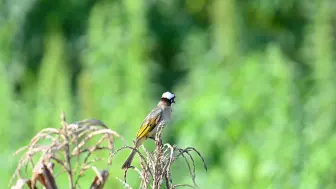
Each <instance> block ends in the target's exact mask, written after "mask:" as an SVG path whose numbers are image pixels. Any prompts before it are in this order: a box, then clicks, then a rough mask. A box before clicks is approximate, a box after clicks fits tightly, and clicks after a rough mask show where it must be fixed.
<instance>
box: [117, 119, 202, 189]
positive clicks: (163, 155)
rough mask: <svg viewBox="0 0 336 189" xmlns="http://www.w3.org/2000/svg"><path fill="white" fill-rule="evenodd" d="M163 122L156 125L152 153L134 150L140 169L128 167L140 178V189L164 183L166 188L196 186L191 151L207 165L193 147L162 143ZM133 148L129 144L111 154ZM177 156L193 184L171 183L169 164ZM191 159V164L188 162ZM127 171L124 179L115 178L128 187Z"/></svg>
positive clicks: (155, 187) (159, 186)
mask: <svg viewBox="0 0 336 189" xmlns="http://www.w3.org/2000/svg"><path fill="white" fill-rule="evenodd" d="M163 125H164V123H163V124H161V125H158V127H159V128H158V131H157V133H156V136H155V144H156V148H155V150H154V152H153V153H149V152H148V151H147V150H146V149H145V148H144V151H145V155H143V154H142V153H141V152H140V151H138V150H136V152H137V154H138V155H139V157H140V165H141V171H140V170H138V169H137V168H135V167H130V168H129V169H133V170H136V171H137V172H138V174H139V175H140V178H141V185H140V188H141V189H145V188H146V189H147V188H153V189H159V188H161V185H162V184H163V183H165V185H166V188H168V189H173V188H177V187H182V186H184V187H190V188H198V186H197V184H196V168H195V160H194V159H195V158H194V157H193V155H192V154H191V152H193V151H194V152H196V154H197V155H198V156H199V157H200V158H201V160H202V162H203V166H204V168H205V170H207V165H206V163H205V160H204V158H203V156H202V155H201V153H200V152H199V151H198V150H196V149H195V148H193V147H187V148H185V149H182V148H179V147H177V146H172V145H170V144H162V140H161V133H162V129H163ZM127 148H128V149H133V148H132V147H130V146H125V147H122V148H119V149H118V150H116V152H115V153H114V154H112V156H114V155H115V154H116V153H118V152H119V151H121V150H124V149H127ZM179 157H182V158H184V160H185V162H186V164H187V166H188V170H189V173H190V176H191V180H192V182H193V185H190V184H173V181H172V177H171V175H172V173H171V166H172V164H173V163H174V162H175V161H176V159H178V158H179ZM190 161H191V164H190V163H189V162H190ZM127 172H128V169H126V170H125V172H124V181H122V180H121V179H119V178H117V179H118V180H119V181H120V182H122V183H123V185H124V186H125V188H130V186H129V184H128V183H127Z"/></svg>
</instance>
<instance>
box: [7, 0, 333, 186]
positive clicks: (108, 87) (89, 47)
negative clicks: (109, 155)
mask: <svg viewBox="0 0 336 189" xmlns="http://www.w3.org/2000/svg"><path fill="white" fill-rule="evenodd" d="M335 11H336V2H335V1H334V0H321V1H304V0H277V1H271V0H211V1H210V0H55V1H53V0H0V120H1V126H0V127H1V129H0V135H1V139H0V146H1V154H0V168H1V171H0V183H1V188H7V187H8V186H7V185H8V181H9V179H10V177H11V174H12V173H13V171H14V169H15V167H16V164H17V162H18V160H19V157H13V156H12V154H13V152H14V151H15V150H16V149H17V148H19V147H20V146H23V145H26V144H27V143H28V142H29V140H30V138H31V137H32V136H33V135H35V134H36V132H37V131H38V130H40V129H41V128H45V127H60V124H59V123H60V119H59V115H60V112H61V110H64V111H65V112H66V114H67V117H68V120H69V121H70V122H71V121H77V120H81V119H85V118H96V119H100V120H102V121H104V122H105V123H106V124H107V125H108V126H109V127H110V128H111V129H113V130H116V131H117V132H119V133H120V134H121V135H122V136H123V137H124V138H125V139H126V142H127V143H128V144H132V140H134V137H135V133H136V131H137V129H138V128H139V126H140V124H141V122H142V120H143V118H144V117H145V116H146V114H147V113H148V112H149V111H150V110H151V108H153V107H154V106H155V105H156V103H157V101H158V99H159V97H160V95H161V94H162V93H163V92H165V91H167V90H171V91H173V92H174V93H175V94H176V96H177V97H176V102H177V103H176V104H174V105H175V106H174V107H173V108H174V112H173V121H172V122H171V124H170V125H169V127H168V128H166V129H165V130H164V136H163V137H164V139H163V140H164V142H169V143H171V144H177V145H178V146H180V147H187V146H193V147H195V148H197V149H198V150H199V151H200V152H201V153H202V154H203V155H204V157H205V160H206V162H207V163H208V168H209V170H208V172H205V170H204V169H203V167H202V164H201V161H200V160H199V159H198V158H196V157H195V159H197V161H196V163H197V174H196V175H197V177H196V181H197V183H198V184H199V186H200V187H201V188H215V189H222V188H238V189H239V188H255V189H261V188H277V189H282V188H286V189H287V188H288V189H291V188H293V189H294V188H295V189H297V188H300V189H301V188H302V189H303V188H304V189H310V188H312V189H313V188H314V189H315V188H323V189H324V188H327V189H332V188H336V153H335V152H336V134H335V129H336V127H335V123H336V118H335V117H336V116H335V113H336V76H335V75H334V74H335V73H336V72H335V71H336V69H335V60H336V58H335V50H334V49H335V42H336V40H335V37H336V14H335ZM121 146H123V144H122V142H117V144H116V148H118V147H121ZM145 146H147V147H149V148H151V149H152V148H153V146H154V144H153V143H152V142H146V143H145ZM128 154H129V152H128V151H124V152H121V153H120V154H118V155H117V156H116V157H115V159H114V162H113V166H112V168H111V169H110V172H111V175H110V179H109V182H108V186H109V187H107V188H122V185H121V183H120V182H119V181H118V180H117V179H116V177H119V178H123V172H122V171H121V170H120V166H121V164H122V162H123V161H124V160H125V158H126V157H127V155H128ZM135 165H138V161H136V162H135ZM130 178H132V179H131V181H130V183H131V185H132V186H133V187H134V188H138V187H137V185H138V181H139V179H138V176H137V174H136V173H134V172H132V173H130ZM91 180H92V177H85V179H84V180H83V182H82V183H83V184H82V188H87V187H88V186H87V184H88V183H89V182H90V181H91ZM64 181H65V180H63V181H61V182H59V185H60V188H67V187H66V186H67V183H66V182H64ZM173 182H174V183H192V182H191V179H190V177H189V175H188V171H187V166H186V165H185V164H184V162H183V161H182V160H180V161H177V163H176V164H175V165H174V166H173Z"/></svg>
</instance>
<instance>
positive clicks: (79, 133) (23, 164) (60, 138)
mask: <svg viewBox="0 0 336 189" xmlns="http://www.w3.org/2000/svg"><path fill="white" fill-rule="evenodd" d="M61 125H62V127H61V128H60V129H55V128H46V129H42V130H41V131H40V132H38V133H37V134H36V135H35V136H34V137H33V138H32V140H31V141H30V144H29V145H27V146H24V147H22V148H20V149H19V150H17V151H16V152H15V154H14V155H18V154H20V153H22V152H23V151H25V153H24V154H23V155H22V157H21V159H20V161H19V163H18V166H17V168H16V170H15V173H14V175H13V177H12V179H11V181H10V185H11V184H12V182H13V181H14V179H17V182H16V184H15V186H13V187H12V188H13V189H21V188H23V187H24V185H28V186H29V188H34V189H35V188H37V187H38V184H37V183H39V184H41V185H42V186H43V187H44V188H46V189H57V185H56V177H57V175H55V174H54V173H53V167H54V166H55V164H56V165H59V166H60V167H62V169H63V171H64V173H65V174H67V176H68V181H69V188H70V189H74V188H77V187H79V181H80V179H81V178H82V176H83V175H84V174H85V172H86V171H88V170H89V169H93V170H95V172H96V177H95V178H94V179H93V182H92V184H91V187H90V188H91V189H94V188H96V189H101V188H103V186H104V184H105V182H106V180H107V177H108V175H109V173H108V171H107V170H103V171H98V170H97V168H96V167H95V166H94V163H95V162H97V161H101V160H102V159H101V158H96V159H91V160H90V157H91V156H92V155H93V154H94V153H96V152H97V151H102V150H105V151H107V152H109V153H110V154H112V153H113V151H114V140H115V138H120V139H122V137H121V136H120V135H119V134H118V133H117V132H115V131H113V130H111V129H109V128H108V127H107V126H106V125H105V124H104V123H103V122H101V121H99V120H95V119H87V120H82V121H79V122H75V123H72V124H68V123H67V122H66V119H65V115H64V113H63V112H62V113H61ZM93 137H100V139H99V140H98V141H95V142H94V144H93V145H90V144H91V142H89V141H90V140H91V139H92V138H93ZM104 142H105V143H107V145H106V144H105V145H104V144H103V143H104ZM45 143H48V144H45ZM38 155H40V158H39V160H38V162H37V163H35V162H34V160H33V157H38ZM80 157H84V160H82V161H81V160H80V159H81V158H80ZM111 163H112V161H111V160H109V161H108V162H107V166H109V165H110V164H111ZM28 167H31V168H32V170H33V171H32V173H31V178H28V176H26V178H25V177H24V176H22V172H24V173H25V175H29V174H28V173H27V170H28Z"/></svg>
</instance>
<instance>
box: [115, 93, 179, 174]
mask: <svg viewBox="0 0 336 189" xmlns="http://www.w3.org/2000/svg"><path fill="white" fill-rule="evenodd" d="M173 103H175V94H174V93H172V92H169V91H167V92H164V93H163V94H162V96H161V99H160V101H159V103H158V104H157V106H156V107H155V108H154V109H153V110H152V111H151V112H150V113H149V114H148V115H147V116H146V117H145V119H144V120H143V122H142V124H141V126H140V129H139V130H138V132H137V134H136V140H135V142H134V143H135V146H134V149H133V150H132V152H131V154H130V155H129V156H128V158H127V159H126V161H125V163H124V164H123V165H122V167H121V168H122V169H123V170H126V169H128V168H130V167H131V163H132V161H133V158H134V156H135V154H136V150H135V149H137V148H138V147H139V146H141V145H142V144H143V143H144V142H145V140H146V139H148V138H150V139H153V140H155V134H156V131H157V126H158V125H162V127H164V126H165V125H166V124H167V122H169V121H170V119H171V114H172V104H173Z"/></svg>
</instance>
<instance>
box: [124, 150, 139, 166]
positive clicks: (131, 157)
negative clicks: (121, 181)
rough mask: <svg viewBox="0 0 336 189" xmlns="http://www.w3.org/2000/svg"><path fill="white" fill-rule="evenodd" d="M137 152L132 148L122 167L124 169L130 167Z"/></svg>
mask: <svg viewBox="0 0 336 189" xmlns="http://www.w3.org/2000/svg"><path fill="white" fill-rule="evenodd" d="M135 154H136V151H135V150H132V152H131V154H130V155H129V156H128V158H127V159H126V161H125V163H124V164H123V165H122V167H121V168H122V169H123V170H125V169H128V168H129V167H130V166H131V163H132V161H133V158H134V156H135Z"/></svg>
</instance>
